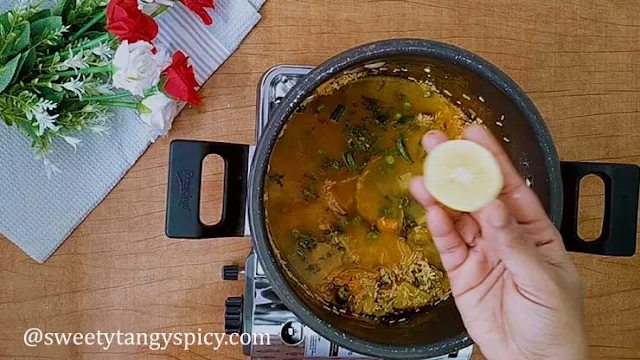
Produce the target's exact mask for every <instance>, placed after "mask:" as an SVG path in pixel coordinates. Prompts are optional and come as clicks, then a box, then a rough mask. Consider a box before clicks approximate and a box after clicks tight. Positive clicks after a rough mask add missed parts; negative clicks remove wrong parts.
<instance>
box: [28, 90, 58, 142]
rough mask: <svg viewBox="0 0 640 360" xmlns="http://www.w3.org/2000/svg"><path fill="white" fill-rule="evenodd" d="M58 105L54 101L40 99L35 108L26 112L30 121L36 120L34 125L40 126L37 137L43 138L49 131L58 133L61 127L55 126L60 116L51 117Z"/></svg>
mask: <svg viewBox="0 0 640 360" xmlns="http://www.w3.org/2000/svg"><path fill="white" fill-rule="evenodd" d="M57 106H58V105H57V104H56V103H54V102H52V101H49V100H45V99H40V100H39V101H38V102H37V103H36V104H35V105H34V106H33V107H31V108H30V109H29V110H27V111H26V114H25V115H26V116H27V119H28V120H29V121H31V120H35V121H34V122H33V123H32V125H33V126H38V130H37V131H36V135H38V136H42V135H43V134H44V132H45V131H46V130H47V129H51V130H52V131H58V130H59V129H60V127H59V126H57V125H56V124H55V122H56V119H57V118H58V116H60V115H59V114H55V115H51V114H49V111H50V110H54V109H55V108H56V107H57Z"/></svg>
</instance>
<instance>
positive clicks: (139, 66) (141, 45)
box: [112, 41, 167, 96]
mask: <svg viewBox="0 0 640 360" xmlns="http://www.w3.org/2000/svg"><path fill="white" fill-rule="evenodd" d="M152 50H153V45H151V44H150V43H148V42H146V41H137V42H135V43H133V44H129V43H128V42H127V41H123V42H122V43H120V46H118V49H117V50H116V53H115V55H114V56H113V62H112V63H113V68H114V71H113V86H115V87H116V88H120V89H125V90H129V91H130V92H131V93H132V94H133V95H136V96H144V90H146V89H149V88H151V87H154V86H155V85H156V84H157V83H158V80H159V79H160V73H161V72H162V70H163V67H161V66H163V64H165V63H166V62H167V60H166V59H165V58H166V57H167V54H166V52H164V51H158V52H157V53H156V54H153V52H152Z"/></svg>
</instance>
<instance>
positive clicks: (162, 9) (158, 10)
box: [151, 5, 169, 18]
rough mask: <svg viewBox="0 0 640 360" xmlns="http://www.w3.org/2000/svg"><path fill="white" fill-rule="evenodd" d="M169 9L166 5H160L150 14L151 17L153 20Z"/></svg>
mask: <svg viewBox="0 0 640 360" xmlns="http://www.w3.org/2000/svg"><path fill="white" fill-rule="evenodd" d="M168 8H169V7H168V6H166V5H160V6H158V7H157V8H156V9H155V10H154V11H153V12H152V13H151V17H152V18H154V17H156V16H158V15H160V14H162V13H163V12H165V11H167V9H168Z"/></svg>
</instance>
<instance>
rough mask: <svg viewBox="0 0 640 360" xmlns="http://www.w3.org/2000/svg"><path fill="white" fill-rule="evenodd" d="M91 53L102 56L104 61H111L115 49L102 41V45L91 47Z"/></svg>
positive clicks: (101, 58)
mask: <svg viewBox="0 0 640 360" xmlns="http://www.w3.org/2000/svg"><path fill="white" fill-rule="evenodd" d="M91 53H92V54H93V55H95V56H97V57H99V58H100V60H102V61H109V60H111V58H112V57H113V53H114V51H113V49H112V48H111V46H109V44H108V43H101V44H100V45H98V46H96V47H94V48H93V49H91Z"/></svg>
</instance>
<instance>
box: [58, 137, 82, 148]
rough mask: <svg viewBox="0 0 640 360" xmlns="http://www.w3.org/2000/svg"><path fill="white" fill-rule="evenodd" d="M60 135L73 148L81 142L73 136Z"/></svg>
mask: <svg viewBox="0 0 640 360" xmlns="http://www.w3.org/2000/svg"><path fill="white" fill-rule="evenodd" d="M60 137H61V138H62V139H63V140H64V141H66V142H67V144H69V145H71V146H73V150H77V149H78V144H80V143H81V142H82V140H80V139H78V138H76V137H73V136H65V135H60Z"/></svg>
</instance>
